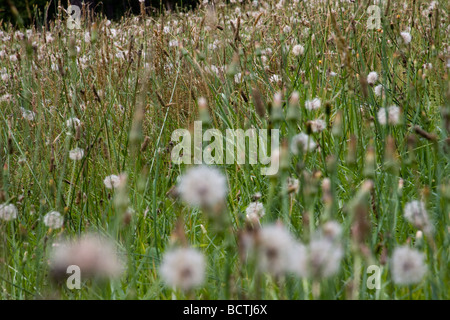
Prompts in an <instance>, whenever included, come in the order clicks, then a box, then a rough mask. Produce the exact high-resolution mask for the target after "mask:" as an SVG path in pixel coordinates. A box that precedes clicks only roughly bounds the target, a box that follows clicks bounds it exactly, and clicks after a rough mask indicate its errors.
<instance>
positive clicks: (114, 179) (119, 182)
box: [103, 174, 126, 189]
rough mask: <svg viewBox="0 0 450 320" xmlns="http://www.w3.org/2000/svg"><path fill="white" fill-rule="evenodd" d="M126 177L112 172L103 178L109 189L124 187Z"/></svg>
mask: <svg viewBox="0 0 450 320" xmlns="http://www.w3.org/2000/svg"><path fill="white" fill-rule="evenodd" d="M125 181H126V178H125V176H121V175H120V176H118V175H115V174H112V175H110V176H107V177H106V178H105V179H103V184H104V185H105V187H106V188H108V189H117V188H119V187H122V186H123V184H124V183H125Z"/></svg>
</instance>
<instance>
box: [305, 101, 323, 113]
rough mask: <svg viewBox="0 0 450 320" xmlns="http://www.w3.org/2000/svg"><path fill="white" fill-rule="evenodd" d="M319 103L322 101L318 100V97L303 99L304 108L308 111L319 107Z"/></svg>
mask: <svg viewBox="0 0 450 320" xmlns="http://www.w3.org/2000/svg"><path fill="white" fill-rule="evenodd" d="M321 105H322V102H321V101H320V98H314V99H312V100H306V101H305V108H306V109H307V110H310V111H311V110H317V109H319V108H320V106H321Z"/></svg>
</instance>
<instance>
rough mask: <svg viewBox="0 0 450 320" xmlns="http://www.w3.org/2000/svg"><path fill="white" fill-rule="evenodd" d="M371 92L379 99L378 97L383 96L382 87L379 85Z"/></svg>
mask: <svg viewBox="0 0 450 320" xmlns="http://www.w3.org/2000/svg"><path fill="white" fill-rule="evenodd" d="M373 91H374V92H375V95H376V96H377V97H380V96H381V95H382V94H383V85H381V84H379V85H377V86H376V87H375V88H374V89H373Z"/></svg>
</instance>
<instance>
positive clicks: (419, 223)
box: [403, 200, 432, 234]
mask: <svg viewBox="0 0 450 320" xmlns="http://www.w3.org/2000/svg"><path fill="white" fill-rule="evenodd" d="M403 215H404V217H405V219H406V220H408V221H409V222H410V223H411V224H412V225H413V226H414V227H416V228H417V229H420V230H422V231H423V232H425V234H427V233H430V232H431V231H432V227H431V224H430V220H429V218H428V212H427V209H426V208H425V203H423V202H422V201H418V200H413V201H410V202H408V203H407V204H406V205H405V209H404V211H403Z"/></svg>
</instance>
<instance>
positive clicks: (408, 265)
mask: <svg viewBox="0 0 450 320" xmlns="http://www.w3.org/2000/svg"><path fill="white" fill-rule="evenodd" d="M424 259H425V257H424V255H423V253H421V252H419V251H417V250H415V249H410V248H409V247H407V246H401V247H397V248H395V250H394V253H393V254H392V258H391V272H392V280H393V281H394V282H395V283H396V284H399V285H410V284H415V283H418V282H420V281H421V280H422V278H423V277H424V275H425V273H426V272H427V266H426V264H425V261H424Z"/></svg>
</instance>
